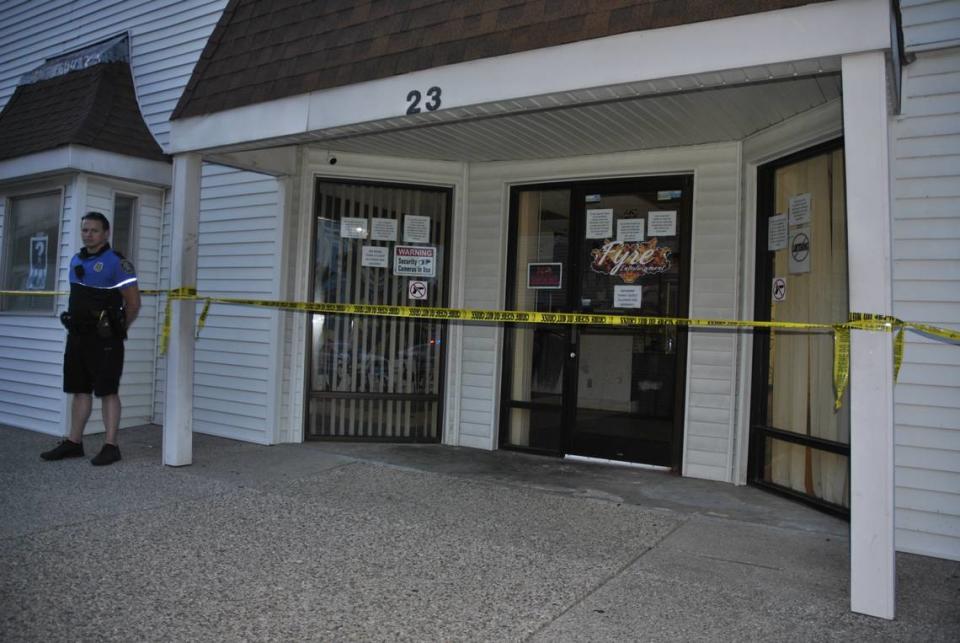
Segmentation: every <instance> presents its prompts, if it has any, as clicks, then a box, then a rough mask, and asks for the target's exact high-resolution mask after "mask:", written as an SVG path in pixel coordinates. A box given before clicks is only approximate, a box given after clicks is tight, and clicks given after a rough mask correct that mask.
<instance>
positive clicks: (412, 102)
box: [407, 87, 441, 114]
mask: <svg viewBox="0 0 960 643" xmlns="http://www.w3.org/2000/svg"><path fill="white" fill-rule="evenodd" d="M440 93H441V90H440V88H439V87H431V88H430V89H428V90H427V98H428V99H429V100H427V101H424V103H423V106H424V107H425V108H426V110H427V111H428V112H433V111H436V110H438V109H440ZM421 100H423V94H421V93H420V90H419V89H411V90H410V93H409V94H407V103H409V106H408V107H407V113H408V114H419V113H420V101H421Z"/></svg>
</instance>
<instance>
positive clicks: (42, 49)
mask: <svg viewBox="0 0 960 643" xmlns="http://www.w3.org/2000/svg"><path fill="white" fill-rule="evenodd" d="M6 4H7V5H8V6H7V7H6V8H3V9H0V61H3V63H2V66H0V107H2V106H3V105H4V104H6V102H7V99H9V98H10V95H11V94H13V91H14V90H15V89H16V86H17V83H18V82H19V81H20V76H22V75H23V74H24V73H26V72H28V71H31V70H33V69H35V68H36V67H39V66H40V65H41V64H42V63H43V62H44V60H45V59H48V58H52V57H55V56H58V55H60V54H63V53H65V52H68V51H72V50H75V49H79V48H82V47H84V46H86V45H90V44H93V43H96V42H99V41H101V40H104V39H106V38H109V37H112V36H116V35H118V34H120V33H123V32H127V33H129V34H130V57H131V59H130V67H131V71H132V72H133V78H134V84H135V86H136V89H137V97H138V99H139V101H140V110H141V112H143V116H144V120H146V122H147V125H148V126H149V127H150V129H151V131H152V132H153V135H154V137H155V138H156V139H157V140H158V142H159V143H160V145H161V146H164V147H165V146H166V144H167V140H168V134H169V131H170V124H169V122H168V119H169V117H170V113H171V112H172V111H173V108H174V106H175V105H176V103H177V100H178V99H179V98H180V94H181V93H182V91H183V88H184V86H186V84H187V80H188V79H189V78H190V73H191V72H192V71H193V67H194V65H195V64H196V62H197V59H198V58H199V57H200V52H201V51H203V47H204V45H205V44H206V42H207V38H208V37H209V36H210V33H211V32H212V31H213V27H214V25H216V23H217V20H218V19H219V18H220V14H221V13H222V11H223V8H224V7H225V6H226V0H153V1H151V2H142V1H140V0H112V1H111V0H45V1H44V2H20V3H6Z"/></svg>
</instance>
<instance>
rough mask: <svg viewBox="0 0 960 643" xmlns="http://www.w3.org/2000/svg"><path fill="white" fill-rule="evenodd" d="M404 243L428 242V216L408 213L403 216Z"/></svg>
mask: <svg viewBox="0 0 960 643" xmlns="http://www.w3.org/2000/svg"><path fill="white" fill-rule="evenodd" d="M403 242H404V243H430V217H419V216H416V215H414V214H408V215H407V216H405V217H403Z"/></svg>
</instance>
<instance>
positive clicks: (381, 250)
mask: <svg viewBox="0 0 960 643" xmlns="http://www.w3.org/2000/svg"><path fill="white" fill-rule="evenodd" d="M360 265H362V266H365V267H367V268H389V267H390V248H387V247H386V246H364V247H363V250H362V252H361V254H360Z"/></svg>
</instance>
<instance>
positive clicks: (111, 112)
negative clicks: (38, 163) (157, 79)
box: [0, 62, 169, 161]
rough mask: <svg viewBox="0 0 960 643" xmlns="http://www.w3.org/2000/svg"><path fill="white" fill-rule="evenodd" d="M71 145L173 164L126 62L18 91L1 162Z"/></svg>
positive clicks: (4, 119) (0, 120)
mask: <svg viewBox="0 0 960 643" xmlns="http://www.w3.org/2000/svg"><path fill="white" fill-rule="evenodd" d="M65 145H84V146H87V147H92V148H96V149H100V150H106V151H108V152H116V153H118V154H126V155H129V156H137V157H141V158H146V159H151V160H157V161H167V160H169V157H168V156H166V155H165V154H164V153H163V150H162V149H161V148H160V146H159V145H158V144H157V142H156V140H154V138H153V136H152V135H151V133H150V130H149V129H148V128H147V125H146V123H144V121H143V116H142V115H141V113H140V107H139V105H138V104H137V98H136V95H135V93H134V89H133V77H132V76H131V74H130V66H129V65H128V64H127V63H125V62H107V63H100V64H97V65H93V66H91V67H87V68H86V69H80V70H78V71H72V72H70V73H66V74H62V75H59V76H55V77H53V78H49V79H47V80H40V81H37V82H33V83H29V84H22V85H20V86H18V87H17V89H16V91H14V93H13V96H11V97H10V100H9V101H8V102H7V104H6V105H5V106H4V108H3V112H0V160H2V159H10V158H15V157H18V156H24V155H26V154H34V153H36V152H43V151H46V150H51V149H55V148H58V147H62V146H65Z"/></svg>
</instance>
